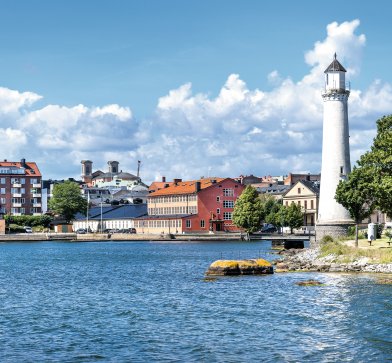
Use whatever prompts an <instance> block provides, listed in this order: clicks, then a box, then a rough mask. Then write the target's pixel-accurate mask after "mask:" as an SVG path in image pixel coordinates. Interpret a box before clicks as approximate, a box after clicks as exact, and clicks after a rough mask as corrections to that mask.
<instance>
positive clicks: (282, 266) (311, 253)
mask: <svg viewBox="0 0 392 363" xmlns="http://www.w3.org/2000/svg"><path fill="white" fill-rule="evenodd" d="M280 254H281V255H282V256H283V259H282V260H278V261H277V262H276V265H275V272H289V271H290V272H295V271H304V272H306V271H307V272H379V273H392V264H390V263H389V264H388V263H383V264H382V263H372V262H371V260H370V259H369V258H367V257H360V258H358V259H355V260H354V261H352V262H347V263H344V262H338V261H337V256H335V255H328V256H324V257H320V251H319V250H318V249H316V248H312V249H306V250H294V249H293V250H283V251H281V252H280Z"/></svg>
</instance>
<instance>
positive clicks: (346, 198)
mask: <svg viewBox="0 0 392 363" xmlns="http://www.w3.org/2000/svg"><path fill="white" fill-rule="evenodd" d="M373 180H374V175H373V170H372V169H369V168H367V167H365V166H364V167H361V168H357V167H355V166H354V169H353V171H352V172H351V173H350V174H349V175H348V178H347V180H342V181H340V182H339V184H338V187H337V188H336V195H335V199H336V201H337V202H338V203H340V204H341V205H342V206H343V207H345V208H346V209H347V210H348V211H349V213H350V216H351V218H352V219H354V221H355V246H356V247H358V224H359V223H361V221H362V220H363V219H365V218H368V217H370V215H371V214H372V213H373V211H374V209H375V207H376V200H375V192H374V183H373Z"/></svg>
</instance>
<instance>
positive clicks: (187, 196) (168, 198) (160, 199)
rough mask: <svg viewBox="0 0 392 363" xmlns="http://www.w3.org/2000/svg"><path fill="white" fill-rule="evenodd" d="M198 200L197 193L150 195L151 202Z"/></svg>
mask: <svg viewBox="0 0 392 363" xmlns="http://www.w3.org/2000/svg"><path fill="white" fill-rule="evenodd" d="M196 200H197V195H196V194H185V195H172V196H165V197H150V198H149V203H177V202H187V201H188V202H194V201H196Z"/></svg>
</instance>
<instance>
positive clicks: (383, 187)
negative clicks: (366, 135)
mask: <svg viewBox="0 0 392 363" xmlns="http://www.w3.org/2000/svg"><path fill="white" fill-rule="evenodd" d="M335 199H336V201H337V202H338V203H340V204H341V205H343V206H344V207H345V208H346V209H347V210H348V211H349V213H350V215H351V217H352V218H353V219H354V221H355V223H356V233H355V245H356V246H358V224H359V223H360V222H361V221H362V220H363V219H366V218H368V217H369V216H370V215H371V214H372V213H373V211H374V210H375V209H376V208H379V209H380V210H381V211H382V212H385V213H387V214H388V215H389V216H392V116H384V117H382V118H381V119H379V120H378V121H377V136H376V137H375V138H374V140H373V145H372V147H371V149H370V151H368V152H366V153H365V154H364V155H362V156H361V158H360V160H359V161H358V166H357V167H354V169H353V171H352V172H351V173H350V174H349V176H348V179H347V180H345V181H341V182H340V183H339V185H338V187H337V189H336V195H335Z"/></svg>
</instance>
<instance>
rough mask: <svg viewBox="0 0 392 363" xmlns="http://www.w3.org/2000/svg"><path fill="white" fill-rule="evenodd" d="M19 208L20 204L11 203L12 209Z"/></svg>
mask: <svg viewBox="0 0 392 363" xmlns="http://www.w3.org/2000/svg"><path fill="white" fill-rule="evenodd" d="M21 206H22V203H12V207H15V208H20V207H21Z"/></svg>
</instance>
